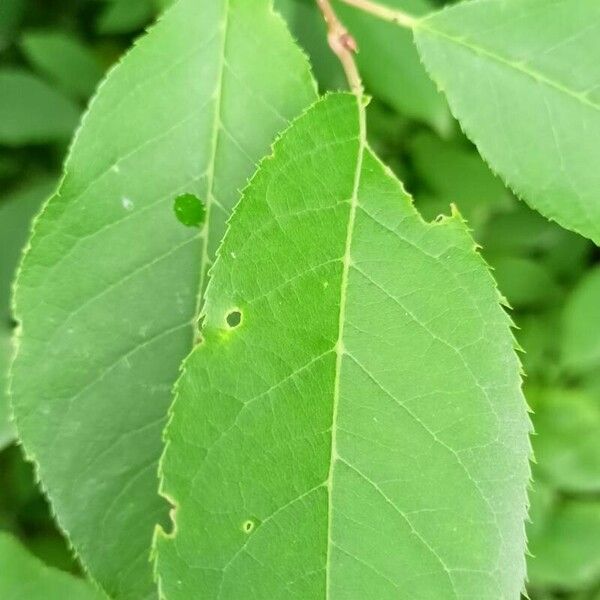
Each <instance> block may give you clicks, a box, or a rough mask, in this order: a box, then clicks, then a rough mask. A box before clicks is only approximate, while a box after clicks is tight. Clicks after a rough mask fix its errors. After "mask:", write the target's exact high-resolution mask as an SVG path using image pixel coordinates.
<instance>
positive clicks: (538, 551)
mask: <svg viewBox="0 0 600 600" xmlns="http://www.w3.org/2000/svg"><path fill="white" fill-rule="evenodd" d="M599 538H600V502H582V501H575V500H574V501H570V502H567V503H563V504H561V503H558V504H556V505H554V506H553V507H552V508H551V509H550V511H549V514H548V515H547V516H546V525H545V527H543V528H542V529H541V531H540V532H539V533H537V534H536V535H533V536H531V537H530V541H529V548H530V551H531V554H532V555H533V558H532V559H531V560H530V561H529V571H528V573H529V577H530V579H531V583H532V585H534V586H550V587H554V588H558V589H560V590H562V591H563V592H566V591H573V590H575V591H577V590H579V591H581V590H583V589H585V587H586V586H590V585H595V584H597V582H598V579H599V578H600V554H599V553H598V539H599ZM584 597H587V598H592V597H593V596H590V595H587V594H586V595H585V596H584Z"/></svg>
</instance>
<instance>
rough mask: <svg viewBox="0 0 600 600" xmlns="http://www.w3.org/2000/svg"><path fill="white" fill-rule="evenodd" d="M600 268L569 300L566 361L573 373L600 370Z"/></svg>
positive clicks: (564, 346)
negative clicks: (599, 329) (599, 324)
mask: <svg viewBox="0 0 600 600" xmlns="http://www.w3.org/2000/svg"><path fill="white" fill-rule="evenodd" d="M598 323H600V267H596V268H595V269H593V270H591V271H589V272H588V274H587V275H586V276H585V278H584V279H583V280H582V281H581V282H580V283H579V284H578V286H577V287H576V288H575V290H573V292H572V293H571V295H570V296H569V298H568V300H567V303H566V305H565V307H564V312H563V336H562V360H563V363H564V365H565V366H566V368H567V369H568V370H569V371H571V372H572V373H576V374H582V373H586V372H591V371H594V370H596V369H598V368H599V367H600V335H598V327H597V324H598Z"/></svg>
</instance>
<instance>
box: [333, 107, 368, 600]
mask: <svg viewBox="0 0 600 600" xmlns="http://www.w3.org/2000/svg"><path fill="white" fill-rule="evenodd" d="M356 103H357V108H358V120H359V137H358V153H357V159H356V169H355V171H354V183H353V187H352V197H351V198H350V213H349V215H348V225H347V229H346V240H345V246H344V255H343V258H342V264H343V267H342V279H341V282H340V312H339V315H338V339H337V342H336V344H335V353H336V360H335V379H334V391H333V403H332V415H331V451H330V456H329V473H328V475H327V480H326V487H327V499H328V504H327V555H326V562H325V598H326V599H328V598H330V597H331V594H330V587H331V577H330V571H331V564H330V563H331V548H332V545H334V543H333V535H332V533H333V532H332V522H333V518H332V517H333V504H332V495H333V474H334V467H335V463H336V462H338V460H339V455H338V451H337V435H336V432H337V417H338V406H339V399H340V378H341V371H342V360H343V356H344V323H345V321H346V299H347V290H348V276H349V272H350V266H351V265H352V257H351V253H350V251H351V248H352V239H353V235H354V224H355V221H356V212H357V209H358V190H359V186H360V178H361V173H362V163H363V157H364V153H365V148H366V144H367V139H366V115H365V106H364V104H363V99H362V98H361V97H360V96H358V97H357V98H356Z"/></svg>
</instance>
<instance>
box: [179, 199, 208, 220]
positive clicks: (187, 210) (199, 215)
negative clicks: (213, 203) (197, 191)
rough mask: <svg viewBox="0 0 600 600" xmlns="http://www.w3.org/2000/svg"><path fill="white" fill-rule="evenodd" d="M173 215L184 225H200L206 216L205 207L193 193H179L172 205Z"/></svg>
mask: <svg viewBox="0 0 600 600" xmlns="http://www.w3.org/2000/svg"><path fill="white" fill-rule="evenodd" d="M173 210H174V211H175V216H176V217H177V220H178V221H179V222H180V223H183V224H184V225H185V226H186V227H200V225H202V223H204V219H205V217H206V208H205V207H204V204H202V201H201V200H200V198H197V197H196V196H194V194H181V196H177V198H175V203H174V205H173Z"/></svg>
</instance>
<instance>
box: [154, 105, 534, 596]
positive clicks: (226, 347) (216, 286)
mask: <svg viewBox="0 0 600 600" xmlns="http://www.w3.org/2000/svg"><path fill="white" fill-rule="evenodd" d="M357 104H358V103H357V100H356V98H355V97H353V96H351V95H347V94H336V95H332V96H328V97H327V98H326V99H324V100H321V101H320V102H318V103H317V104H316V105H315V106H314V107H313V108H312V109H311V110H310V111H308V112H307V113H306V114H305V115H304V116H302V117H301V118H299V119H298V120H297V121H296V122H295V124H294V125H293V126H292V127H291V128H290V129H289V130H288V131H287V133H286V134H285V135H284V136H283V137H282V138H281V139H280V140H279V141H278V142H277V143H276V145H275V147H274V154H273V157H272V158H270V159H268V160H266V161H264V162H263V163H262V166H261V167H260V169H259V171H258V172H257V174H256V175H255V177H254V179H253V180H252V183H251V185H250V187H249V188H248V189H247V190H246V192H245V194H244V197H243V200H242V201H241V203H240V205H239V207H238V208H237V209H236V212H235V213H234V215H233V217H232V220H231V225H230V229H229V231H228V233H227V235H226V237H225V240H224V242H223V245H222V246H221V249H220V252H219V258H218V260H217V262H216V264H215V266H214V269H213V271H212V277H211V282H210V284H209V287H208V290H207V293H206V304H205V316H204V327H203V331H202V335H203V338H204V340H203V342H202V343H201V344H200V345H199V346H198V347H197V348H196V349H195V350H194V352H193V353H192V354H191V356H190V358H188V359H187V361H186V362H185V364H184V365H185V366H184V372H183V375H182V378H181V380H180V381H179V383H178V387H177V397H176V400H175V403H174V408H173V409H172V410H173V412H172V419H171V421H170V424H169V426H168V427H167V433H166V440H167V449H166V453H165V455H164V457H163V460H162V468H161V471H162V475H163V482H162V492H163V493H164V494H165V496H166V497H168V498H169V499H170V501H171V502H172V503H173V505H174V531H173V533H172V534H164V533H163V534H159V535H158V536H157V540H156V544H157V556H158V558H157V572H158V576H159V579H160V586H161V589H162V591H163V593H164V594H165V596H166V597H168V598H170V599H176V598H191V597H202V598H206V599H211V598H219V597H220V598H252V599H253V600H257V599H259V598H265V599H267V598H268V599H271V598H311V599H313V598H314V599H318V598H325V597H328V598H330V599H336V598H352V599H354V598H356V599H357V600H358V599H363V598H377V599H378V600H379V599H381V600H383V599H385V598H398V597H405V595H406V591H407V590H410V594H411V596H414V597H420V598H436V599H437V598H439V599H440V600H441V599H444V598H457V597H479V598H496V597H499V595H501V596H503V597H506V598H515V597H517V595H518V593H519V591H520V589H521V586H522V582H523V575H524V558H523V550H524V531H523V529H524V527H523V519H524V516H525V504H526V498H525V496H526V494H525V488H526V484H527V480H528V474H529V468H528V456H529V442H528V431H529V422H528V418H527V415H526V406H525V402H524V399H523V397H522V394H521V391H520V377H519V364H518V360H517V358H516V355H515V353H514V351H513V338H512V335H511V333H510V330H509V319H508V317H507V315H506V314H505V313H504V311H503V310H502V308H501V307H500V305H499V301H498V300H499V296H498V294H497V291H496V289H495V286H494V283H493V280H492V278H491V277H490V275H489V273H488V272H487V270H486V267H485V264H484V263H483V261H482V260H481V258H480V257H479V256H478V255H477V253H476V252H475V250H474V242H473V240H472V239H471V238H470V236H469V235H468V232H467V230H466V227H465V225H464V223H463V222H462V220H461V218H460V217H459V216H458V215H454V216H452V217H451V218H448V219H446V220H445V221H444V222H440V223H434V224H428V223H426V222H424V221H423V220H422V219H421V218H420V217H419V215H418V214H417V213H416V211H415V210H414V208H413V207H412V204H411V201H410V198H409V197H408V196H407V194H406V193H405V192H404V191H403V189H402V187H401V185H400V184H399V183H398V181H397V180H396V179H395V178H394V177H393V175H391V173H390V172H389V171H388V170H386V168H385V167H384V166H383V165H382V164H381V163H380V162H379V161H378V160H377V159H376V158H375V156H374V155H373V154H372V152H371V151H370V149H369V148H368V146H367V145H366V143H365V132H364V115H363V114H362V111H361V110H360V109H359V107H358V105H357ZM236 323H237V325H236Z"/></svg>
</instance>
